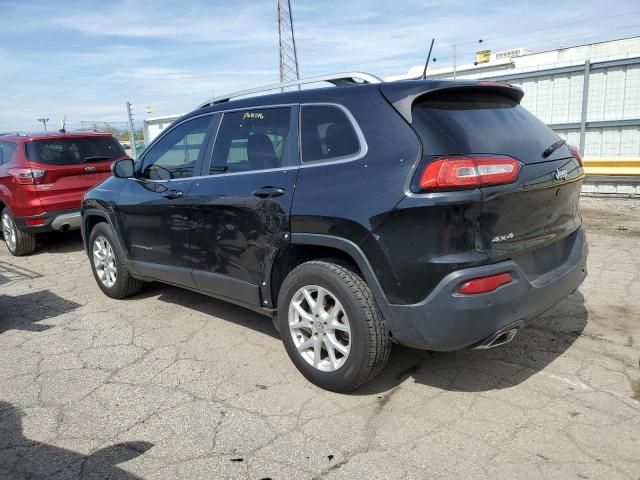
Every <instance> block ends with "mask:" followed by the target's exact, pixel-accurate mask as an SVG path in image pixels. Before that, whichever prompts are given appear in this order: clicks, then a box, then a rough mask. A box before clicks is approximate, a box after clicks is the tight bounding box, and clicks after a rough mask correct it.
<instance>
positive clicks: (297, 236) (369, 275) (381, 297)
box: [291, 233, 392, 326]
mask: <svg viewBox="0 0 640 480" xmlns="http://www.w3.org/2000/svg"><path fill="white" fill-rule="evenodd" d="M291 243H292V244H295V245H316V246H321V247H330V248H335V249H336V250H340V251H342V252H344V253H346V254H347V255H349V256H350V257H351V258H352V259H353V261H354V262H355V263H356V265H357V266H358V268H359V269H360V272H361V273H362V276H363V277H364V280H365V282H367V285H368V286H369V288H370V289H371V293H373V297H374V300H375V302H376V304H377V306H378V308H379V309H380V310H381V312H382V314H383V315H384V317H385V319H386V320H387V321H388V322H389V321H392V320H391V318H392V317H391V310H390V309H389V301H388V300H387V296H386V295H385V293H384V290H382V286H381V285H380V282H379V280H378V277H377V275H376V274H375V272H374V270H373V267H372V266H371V264H370V263H369V260H368V259H367V257H366V255H365V254H364V252H363V251H362V249H361V248H360V247H359V246H358V245H357V244H355V243H353V242H352V241H351V240H347V239H346V238H340V237H334V236H332V235H324V234H320V233H292V234H291ZM389 326H390V325H389Z"/></svg>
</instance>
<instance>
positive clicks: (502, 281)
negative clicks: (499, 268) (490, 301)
mask: <svg viewBox="0 0 640 480" xmlns="http://www.w3.org/2000/svg"><path fill="white" fill-rule="evenodd" d="M512 280H513V277H512V276H511V274H510V273H499V274H498V275H491V276H490V277H480V278H474V279H473V280H469V281H468V282H464V283H463V284H462V285H460V288H459V289H458V292H460V293H462V294H464V295H476V294H478V293H488V292H493V291H494V290H495V289H496V288H498V287H500V286H501V285H506V284H507V283H511V281H512Z"/></svg>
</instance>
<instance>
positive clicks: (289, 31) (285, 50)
mask: <svg viewBox="0 0 640 480" xmlns="http://www.w3.org/2000/svg"><path fill="white" fill-rule="evenodd" d="M277 8H278V44H279V46H280V82H281V83H284V82H289V81H294V80H300V71H299V70H298V52H297V50H296V39H295V37H294V35H293V16H292V14H291V0H278V7H277Z"/></svg>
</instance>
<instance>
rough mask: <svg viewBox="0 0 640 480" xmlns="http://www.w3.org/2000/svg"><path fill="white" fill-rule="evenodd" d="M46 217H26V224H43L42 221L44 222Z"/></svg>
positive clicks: (35, 225) (32, 225)
mask: <svg viewBox="0 0 640 480" xmlns="http://www.w3.org/2000/svg"><path fill="white" fill-rule="evenodd" d="M46 221H47V219H46V218H28V219H27V225H29V226H31V227H37V226H40V225H44V222H46Z"/></svg>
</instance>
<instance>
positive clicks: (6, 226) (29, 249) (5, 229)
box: [2, 208, 36, 257]
mask: <svg viewBox="0 0 640 480" xmlns="http://www.w3.org/2000/svg"><path fill="white" fill-rule="evenodd" d="M2 235H3V236H4V242H5V243H6V245H7V250H9V253H10V254H11V255H13V256H15V257H21V256H22V255H29V254H30V253H33V252H35V250H36V236H35V235H34V234H32V233H26V232H22V231H20V230H18V227H17V226H16V221H15V220H14V219H13V215H11V212H10V211H9V209H8V208H5V209H4V210H2Z"/></svg>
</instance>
